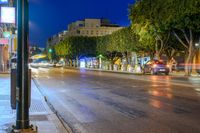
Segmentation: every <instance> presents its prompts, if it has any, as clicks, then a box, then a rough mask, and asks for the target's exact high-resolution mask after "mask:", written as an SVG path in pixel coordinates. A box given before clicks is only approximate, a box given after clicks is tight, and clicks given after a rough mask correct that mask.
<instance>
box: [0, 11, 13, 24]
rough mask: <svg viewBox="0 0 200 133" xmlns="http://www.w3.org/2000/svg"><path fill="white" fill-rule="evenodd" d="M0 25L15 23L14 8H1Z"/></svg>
mask: <svg viewBox="0 0 200 133" xmlns="http://www.w3.org/2000/svg"><path fill="white" fill-rule="evenodd" d="M1 23H12V24H14V23H15V8H14V7H1Z"/></svg>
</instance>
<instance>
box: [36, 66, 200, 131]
mask: <svg viewBox="0 0 200 133" xmlns="http://www.w3.org/2000/svg"><path fill="white" fill-rule="evenodd" d="M32 71H33V75H34V78H35V81H36V82H37V84H38V86H39V88H40V89H41V91H42V92H43V94H44V95H45V96H47V99H48V100H49V102H50V103H51V104H52V106H53V107H54V108H55V109H56V111H57V112H58V113H59V115H60V116H61V117H62V118H63V120H64V121H65V122H66V123H67V124H68V125H69V126H70V127H71V128H72V130H73V132H75V133H200V126H199V124H200V78H199V77H190V78H188V77H182V76H165V75H158V76H151V75H131V74H118V73H106V72H98V71H86V70H72V69H63V68H56V69H55V68H54V69H33V70H32Z"/></svg>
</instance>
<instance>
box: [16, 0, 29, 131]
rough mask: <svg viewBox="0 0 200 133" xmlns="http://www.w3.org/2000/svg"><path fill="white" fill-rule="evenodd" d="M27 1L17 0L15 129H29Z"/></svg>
mask: <svg viewBox="0 0 200 133" xmlns="http://www.w3.org/2000/svg"><path fill="white" fill-rule="evenodd" d="M28 22H29V16H28V0H17V29H18V35H17V36H18V37H17V39H18V48H17V88H16V90H17V92H16V94H17V95H16V106H17V120H16V129H17V130H21V129H22V130H23V129H29V128H30V125H29V106H28V101H29V98H28V96H29V92H28V87H29V86H28V52H29V50H28V49H29V46H28V40H29V39H28V33H29V25H28Z"/></svg>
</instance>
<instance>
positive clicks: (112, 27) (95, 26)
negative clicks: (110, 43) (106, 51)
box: [68, 19, 122, 37]
mask: <svg viewBox="0 0 200 133" xmlns="http://www.w3.org/2000/svg"><path fill="white" fill-rule="evenodd" d="M121 28H122V27H120V26H119V25H116V24H111V23H110V22H109V20H107V19H85V20H83V21H76V22H73V23H72V24H70V25H68V33H69V34H68V35H69V36H89V37H93V36H105V35H108V34H112V33H113V32H114V31H117V30H119V29H121Z"/></svg>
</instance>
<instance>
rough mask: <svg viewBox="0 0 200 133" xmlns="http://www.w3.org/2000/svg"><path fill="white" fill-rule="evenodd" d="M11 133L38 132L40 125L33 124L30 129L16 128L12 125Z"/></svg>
mask: <svg viewBox="0 0 200 133" xmlns="http://www.w3.org/2000/svg"><path fill="white" fill-rule="evenodd" d="M11 133H38V127H37V126H33V125H31V126H30V127H29V129H16V128H15V126H12V131H11Z"/></svg>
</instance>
